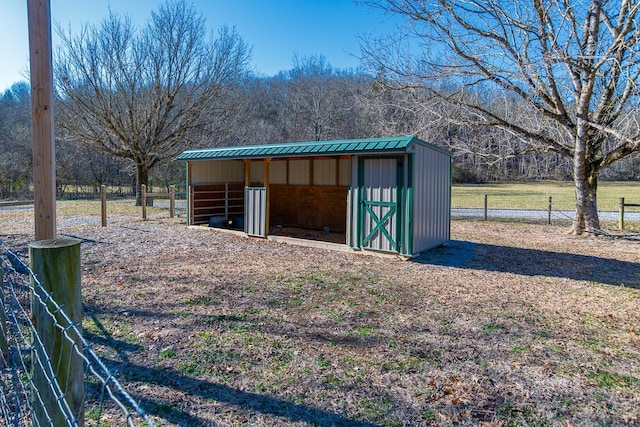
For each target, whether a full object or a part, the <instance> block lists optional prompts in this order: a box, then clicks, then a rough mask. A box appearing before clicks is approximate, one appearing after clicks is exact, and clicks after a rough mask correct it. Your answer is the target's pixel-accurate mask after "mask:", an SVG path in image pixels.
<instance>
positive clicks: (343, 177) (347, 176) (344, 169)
mask: <svg viewBox="0 0 640 427" xmlns="http://www.w3.org/2000/svg"><path fill="white" fill-rule="evenodd" d="M338 165H339V167H340V174H339V175H340V182H338V185H343V186H347V185H350V184H351V159H340V160H338ZM357 176H358V175H357V174H356V177H357Z"/></svg>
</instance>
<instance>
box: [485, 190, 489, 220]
mask: <svg viewBox="0 0 640 427" xmlns="http://www.w3.org/2000/svg"><path fill="white" fill-rule="evenodd" d="M488 214H489V195H488V194H485V195H484V220H485V221H486V220H488V219H489V215H488Z"/></svg>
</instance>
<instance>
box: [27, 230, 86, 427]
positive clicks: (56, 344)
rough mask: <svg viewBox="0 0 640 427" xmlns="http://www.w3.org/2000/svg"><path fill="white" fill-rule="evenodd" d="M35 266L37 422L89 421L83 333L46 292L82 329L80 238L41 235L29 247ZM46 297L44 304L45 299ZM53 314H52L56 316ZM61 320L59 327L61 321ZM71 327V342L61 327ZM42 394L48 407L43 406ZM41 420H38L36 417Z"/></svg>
mask: <svg viewBox="0 0 640 427" xmlns="http://www.w3.org/2000/svg"><path fill="white" fill-rule="evenodd" d="M29 260H30V264H31V269H32V270H33V273H34V275H35V277H37V279H38V281H39V285H38V283H36V282H35V280H33V279H32V292H31V313H32V316H33V319H34V320H33V323H34V326H35V330H36V334H37V336H38V337H39V340H40V342H41V343H42V346H40V344H39V343H38V342H35V341H34V343H33V359H32V363H31V375H32V378H33V387H34V389H36V390H38V392H39V393H38V395H39V398H36V397H35V396H34V395H35V393H33V394H32V396H34V397H33V398H32V405H33V408H34V410H33V414H32V417H34V425H53V426H66V425H69V424H68V420H69V419H70V418H71V419H75V420H77V423H78V425H79V426H83V425H84V419H83V404H84V397H85V392H84V368H83V359H82V357H80V355H79V354H78V352H80V353H81V352H82V343H81V342H80V337H78V336H76V335H74V333H73V330H72V329H69V327H70V326H71V325H69V324H68V323H67V322H66V320H65V319H64V318H63V317H62V316H61V314H60V313H58V312H56V310H55V308H54V307H53V305H52V303H51V301H50V300H47V299H46V297H45V296H44V295H43V291H46V292H47V293H49V294H50V295H51V296H52V297H53V298H54V299H55V301H56V303H57V304H58V305H59V306H61V307H62V308H63V309H64V312H65V313H66V315H67V317H68V318H69V320H70V321H71V322H72V323H73V324H74V325H75V326H76V327H77V328H78V329H79V330H80V328H81V327H82V295H81V285H80V277H81V268H80V241H79V240H76V239H55V240H42V241H39V242H35V243H32V244H31V245H30V246H29ZM43 301H44V304H43ZM49 312H50V313H53V316H52V315H51V314H49ZM56 325H58V326H56ZM61 328H62V329H64V330H66V331H67V332H66V333H67V334H68V335H69V337H70V338H71V341H70V340H69V339H68V338H67V337H66V336H65V333H63V332H62V329H61ZM36 360H41V361H43V362H44V361H45V360H50V366H49V365H48V364H46V365H45V371H43V370H42V368H41V366H40V363H38V362H36ZM47 377H49V378H54V379H55V381H56V382H57V383H58V385H59V386H60V389H61V390H62V393H63V395H64V398H65V400H66V402H67V404H68V406H69V409H70V410H71V413H70V414H69V413H68V412H67V411H66V410H65V406H64V405H62V404H61V402H58V401H57V397H56V396H55V395H54V394H53V393H51V392H50V391H49V390H51V387H52V385H51V384H50V382H49V380H47ZM40 399H42V402H43V404H44V408H42V407H41V406H40ZM45 409H46V412H45ZM47 415H48V417H49V418H50V419H51V424H50V423H49V422H48V421H47ZM36 420H37V423H36V422H35V421H36Z"/></svg>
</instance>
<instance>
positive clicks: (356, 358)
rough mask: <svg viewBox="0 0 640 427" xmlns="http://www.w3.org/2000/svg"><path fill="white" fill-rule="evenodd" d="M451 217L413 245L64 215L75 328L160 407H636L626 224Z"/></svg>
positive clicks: (321, 412)
mask: <svg viewBox="0 0 640 427" xmlns="http://www.w3.org/2000/svg"><path fill="white" fill-rule="evenodd" d="M5 224H6V223H5V222H3V223H2V225H1V226H0V227H4V226H5ZM452 227H453V228H452V235H453V240H452V242H451V243H450V244H448V245H447V246H445V247H443V248H438V249H435V250H433V251H430V252H429V253H427V254H425V255H423V256H422V257H419V258H417V259H415V260H412V261H408V262H403V261H399V260H395V259H389V258H377V257H371V256H362V255H358V254H345V253H339V252H329V251H323V250H318V249H311V248H300V247H293V246H287V245H283V244H277V243H272V242H267V241H264V240H261V239H246V238H240V237H235V236H230V235H228V234H223V233H218V232H215V231H212V230H207V229H202V230H193V229H186V228H185V227H184V225H183V224H180V221H179V220H175V221H172V220H168V219H165V220H154V221H148V222H142V221H137V220H135V219H131V220H129V222H127V223H123V224H122V225H115V226H110V227H107V228H100V227H95V226H90V225H86V224H85V225H74V226H73V227H72V226H70V225H67V226H63V227H62V228H61V232H62V233H66V234H71V235H75V236H78V237H82V238H84V239H85V241H84V243H83V244H82V251H81V252H82V257H83V278H82V281H83V293H84V303H85V316H86V317H85V321H84V322H83V326H84V329H85V331H86V333H87V338H88V339H90V340H91V341H92V342H93V343H94V344H93V346H94V349H95V350H96V351H98V352H100V353H101V354H102V355H103V356H105V359H106V360H107V363H108V365H109V367H110V368H111V369H113V370H114V371H117V372H118V375H119V376H120V378H121V379H122V380H123V381H124V382H125V384H126V387H127V389H128V390H129V391H130V392H131V393H132V395H133V397H134V398H136V399H138V400H139V401H140V402H141V403H142V405H143V407H144V408H145V409H146V410H147V411H148V412H149V413H151V414H152V416H153V418H154V420H156V421H157V422H158V424H160V425H172V426H173V425H175V426H200V425H247V426H249V425H257V426H260V425H263V426H266V425H269V426H290V425H294V426H296V425H297V426H312V425H317V426H330V425H345V426H346V425H349V426H373V425H376V426H377V425H380V426H405V425H439V426H440V425H442V426H454V425H483V424H484V425H502V426H508V425H532V426H546V425H549V426H552V425H634V424H638V422H639V419H638V411H637V408H638V407H639V406H640V401H639V397H638V396H640V312H639V311H638V307H639V306H640V255H639V251H638V248H637V245H638V243H637V241H632V240H621V239H613V238H604V237H601V238H589V237H575V236H570V235H567V234H566V233H565V229H563V228H558V227H550V226H541V225H523V224H510V223H493V222H490V223H484V222H473V221H469V222H467V221H455V222H454V223H453V226H452ZM0 233H2V234H3V237H2V238H3V240H5V242H6V243H7V244H9V245H10V246H13V247H16V246H17V247H21V246H22V247H24V245H25V244H26V243H27V242H28V240H29V238H30V237H29V232H28V231H25V232H21V231H20V229H19V228H12V229H11V233H12V234H11V235H10V234H9V233H8V232H6V234H5V231H4V228H0ZM4 236H6V237H4ZM88 413H89V415H90V417H89V418H90V419H91V420H98V419H101V414H100V413H98V412H96V411H95V410H91V411H88Z"/></svg>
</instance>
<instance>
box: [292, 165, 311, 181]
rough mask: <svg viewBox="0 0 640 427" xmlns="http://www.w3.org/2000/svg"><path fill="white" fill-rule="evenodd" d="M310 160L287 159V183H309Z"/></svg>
mask: <svg viewBox="0 0 640 427" xmlns="http://www.w3.org/2000/svg"><path fill="white" fill-rule="evenodd" d="M310 162H311V161H310V160H308V159H304V160H289V184H291V185H309V184H310V183H309V167H310V166H311V165H310Z"/></svg>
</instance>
